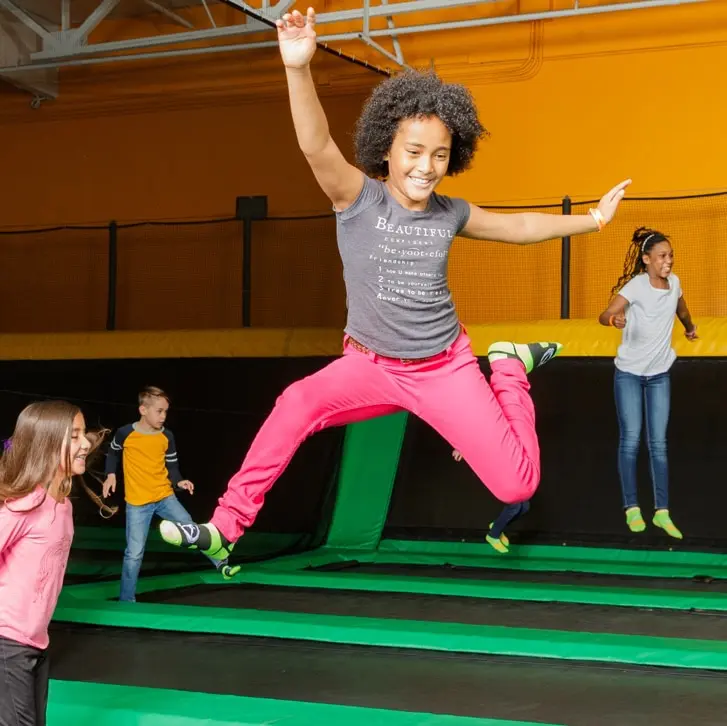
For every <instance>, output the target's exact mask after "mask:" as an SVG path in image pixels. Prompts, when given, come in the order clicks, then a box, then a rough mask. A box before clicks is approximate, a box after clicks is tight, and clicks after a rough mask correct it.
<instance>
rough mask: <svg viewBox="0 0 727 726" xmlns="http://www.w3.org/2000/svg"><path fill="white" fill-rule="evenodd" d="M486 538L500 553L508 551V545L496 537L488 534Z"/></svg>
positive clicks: (504, 553)
mask: <svg viewBox="0 0 727 726" xmlns="http://www.w3.org/2000/svg"><path fill="white" fill-rule="evenodd" d="M485 540H487V543H488V544H489V545H490V547H492V548H493V549H495V550H497V551H498V552H499V553H500V554H503V555H506V554H507V553H508V551H509V550H508V549H507V547H505V545H504V544H503V543H502V542H501V541H500V540H499V539H497V538H496V537H490V535H489V534H488V535H487V536H486V537H485Z"/></svg>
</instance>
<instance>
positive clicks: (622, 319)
mask: <svg viewBox="0 0 727 726" xmlns="http://www.w3.org/2000/svg"><path fill="white" fill-rule="evenodd" d="M673 265H674V251H673V250H672V246H671V243H670V241H669V238H668V237H667V236H666V235H665V234H663V233H662V232H659V231H657V230H655V229H649V228H647V227H639V228H638V229H637V230H636V231H635V232H634V235H633V237H632V239H631V243H630V245H629V249H628V252H627V254H626V260H625V262H624V270H623V274H622V275H621V277H620V278H619V280H618V282H617V283H616V285H615V286H614V287H613V290H612V292H611V294H612V300H611V303H610V304H609V306H608V307H607V308H606V309H605V310H604V311H603V312H602V313H601V315H600V316H599V318H598V321H599V322H600V323H601V325H606V326H610V325H612V326H613V327H615V328H617V329H618V330H622V331H623V334H622V340H621V345H620V346H619V348H618V352H617V355H616V358H615V361H614V363H615V367H616V371H615V376H614V396H615V401H616V413H617V417H618V425H619V432H620V436H619V446H618V473H619V477H620V480H621V491H622V496H623V506H624V509H625V512H626V524H627V525H628V527H629V529H630V530H631V531H632V532H643V531H644V530H645V529H646V524H645V522H644V518H643V517H642V515H641V509H640V508H639V504H638V499H637V494H636V460H637V456H638V452H639V444H640V440H641V428H642V420H643V419H644V415H645V418H646V441H647V446H648V449H649V464H650V471H651V479H652V485H653V491H654V508H655V513H654V517H653V520H652V522H653V524H654V525H655V526H656V527H660V528H661V529H663V530H664V531H665V532H666V533H667V534H668V535H669V536H671V537H674V538H676V539H682V533H681V532H680V531H679V530H678V529H677V528H676V526H675V525H674V523H673V522H672V520H671V517H670V515H669V473H668V463H667V445H666V430H667V425H668V422H669V407H670V399H671V378H670V369H671V367H672V365H673V363H674V361H675V360H676V352H675V351H674V349H673V347H672V344H671V340H672V332H673V329H674V316H675V315H676V316H677V317H678V318H679V320H680V321H681V323H682V325H683V326H684V334H685V335H686V337H687V340H696V338H697V326H696V325H695V324H694V323H693V322H692V318H691V315H690V313H689V309H688V308H687V303H686V301H685V299H684V295H683V294H682V287H681V283H680V281H679V278H678V277H677V276H676V275H675V274H674V273H673V272H672V267H673Z"/></svg>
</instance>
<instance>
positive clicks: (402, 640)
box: [54, 596, 727, 670]
mask: <svg viewBox="0 0 727 726" xmlns="http://www.w3.org/2000/svg"><path fill="white" fill-rule="evenodd" d="M54 619H55V620H57V621H60V622H73V623H88V624H93V625H102V626H112V627H130V628H148V629H153V630H174V631H179V632H202V633H221V634H229V635H242V636H248V637H263V638H283V639H292V640H303V641H320V642H324V643H338V644H347V645H362V646H377V647H392V648H415V649H417V648H418V649H423V650H435V651H451V652H458V653H479V654H487V655H508V656H523V657H533V658H554V659H566V660H582V661H600V662H606V663H628V664H634V665H650V666H665V667H672V668H702V669H711V670H727V642H721V641H716V640H696V639H691V640H690V639H685V638H664V637H653V636H641V635H638V636H637V635H621V634H611V633H587V632H566V631H557V630H538V629H534V628H512V627H503V626H481V625H468V624H461V623H438V622H427V621H411V620H400V619H384V618H363V617H356V616H350V615H336V616H334V615H320V614H310V613H286V612H276V611H260V610H246V609H230V608H214V607H190V606H186V605H158V604H147V603H135V604H133V605H129V604H126V603H118V602H103V601H93V600H83V599H76V598H73V597H72V596H66V597H64V598H62V600H61V603H60V604H59V606H58V608H57V610H56V615H55V618H54Z"/></svg>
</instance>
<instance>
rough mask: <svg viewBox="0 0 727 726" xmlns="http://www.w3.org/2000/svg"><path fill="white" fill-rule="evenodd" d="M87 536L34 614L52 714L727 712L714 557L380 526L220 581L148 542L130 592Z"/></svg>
mask: <svg viewBox="0 0 727 726" xmlns="http://www.w3.org/2000/svg"><path fill="white" fill-rule="evenodd" d="M250 541H251V542H252V543H253V544H252V546H253V547H254V538H253V537H252V536H251V537H250ZM86 542H87V544H86V545H84V538H83V537H81V541H80V543H79V544H77V545H76V547H75V549H74V552H73V555H72V558H71V562H70V564H69V579H68V582H67V585H66V588H65V589H64V592H63V594H62V596H61V600H60V602H59V606H58V609H57V611H56V616H55V618H54V622H53V624H52V627H51V643H52V654H53V655H52V671H51V675H52V681H51V693H50V701H49V726H56V725H58V726H60V724H61V721H62V720H64V721H68V722H72V723H75V724H94V726H96V725H98V726H105V725H106V724H108V725H111V724H113V725H114V726H122V725H123V726H126V725H129V726H131V725H132V724H144V726H161V725H163V724H164V725H165V724H179V723H182V722H183V723H185V724H195V723H199V724H201V723H204V724H222V723H225V724H251V725H252V724H255V725H257V724H273V723H274V724H285V726H309V725H310V726H312V725H313V724H316V725H320V724H326V723H330V724H352V725H354V724H361V725H363V724H366V725H376V724H380V725H381V726H388V725H389V724H391V725H392V726H400V725H401V726H404V725H409V724H412V725H414V724H416V725H422V726H439V725H440V724H441V725H442V726H445V725H446V726H450V725H451V726H457V725H459V724H461V725H462V726H484V725H486V724H489V725H494V724H499V725H500V726H506V725H508V724H509V725H510V726H516V725H519V726H522V725H523V724H550V725H554V724H557V725H560V726H600V725H603V726H614V724H618V725H619V726H640V725H641V724H644V725H646V724H648V725H649V726H652V724H653V723H659V724H660V726H670V725H671V724H673V725H675V726H676V725H677V724H678V726H684V725H685V724H689V726H699V725H704V726H707V725H709V726H712V725H714V726H717V725H718V724H719V725H723V724H724V723H726V722H727V707H726V706H725V698H724V697H725V694H727V680H726V676H727V618H726V617H725V616H726V615H727V580H725V579H723V578H725V576H726V575H727V565H726V564H725V562H724V560H725V558H724V557H723V556H721V555H716V554H715V555H711V554H705V553H694V552H663V551H647V550H643V551H625V550H613V549H611V550H609V549H596V548H578V547H551V546H536V545H533V546H524V545H523V546H513V547H512V549H511V552H510V554H509V555H507V556H505V557H502V556H500V555H497V554H496V553H494V552H493V551H492V550H490V548H489V547H488V546H487V545H479V544H464V543H447V542H440V543H432V542H413V541H391V540H389V541H387V540H384V541H382V542H381V543H380V544H379V546H378V548H377V549H375V550H371V551H347V550H339V549H329V548H322V549H318V550H315V551H312V552H306V553H303V554H295V555H287V556H280V557H275V558H273V559H268V560H262V561H258V562H254V563H250V564H247V565H245V567H244V569H243V571H242V573H241V575H240V577H239V578H238V579H236V580H234V581H232V582H229V583H225V582H223V581H221V578H220V577H219V576H218V575H217V573H215V572H214V571H210V570H208V569H194V568H198V567H199V564H200V563H199V561H198V560H196V559H195V558H194V557H190V555H189V553H178V552H177V551H173V552H170V551H169V549H171V548H168V549H165V548H164V545H163V544H162V543H158V542H156V543H155V542H154V541H152V542H151V543H150V549H149V554H148V556H147V558H146V562H145V569H144V574H143V576H142V578H141V580H140V586H139V595H138V602H137V603H135V604H128V603H119V602H117V601H116V600H115V598H116V597H117V592H118V571H119V564H120V563H119V559H120V553H119V552H118V551H115V552H114V551H113V548H111V547H109V548H107V553H106V554H103V552H102V554H101V555H100V556H99V550H98V540H97V539H94V538H93V537H92V538H91V539H86ZM84 546H87V547H88V550H87V551H84V549H83V548H84ZM102 550H103V548H102Z"/></svg>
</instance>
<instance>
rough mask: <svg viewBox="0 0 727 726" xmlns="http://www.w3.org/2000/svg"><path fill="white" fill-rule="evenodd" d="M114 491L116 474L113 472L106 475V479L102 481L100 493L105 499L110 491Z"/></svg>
mask: <svg viewBox="0 0 727 726" xmlns="http://www.w3.org/2000/svg"><path fill="white" fill-rule="evenodd" d="M115 491H116V476H115V475H114V474H109V475H108V476H107V477H106V481H105V482H104V483H103V488H102V489H101V494H102V495H103V498H104V499H106V497H108V495H109V494H111V492H115Z"/></svg>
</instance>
